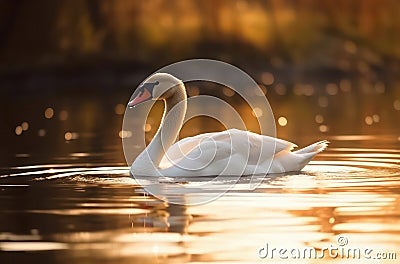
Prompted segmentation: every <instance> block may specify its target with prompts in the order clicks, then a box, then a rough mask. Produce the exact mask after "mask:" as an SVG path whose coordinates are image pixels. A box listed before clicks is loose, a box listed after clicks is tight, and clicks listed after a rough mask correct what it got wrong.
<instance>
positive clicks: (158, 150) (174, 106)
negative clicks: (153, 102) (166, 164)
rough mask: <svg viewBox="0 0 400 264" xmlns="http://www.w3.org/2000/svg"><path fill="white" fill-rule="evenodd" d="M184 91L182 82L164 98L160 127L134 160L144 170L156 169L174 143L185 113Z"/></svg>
mask: <svg viewBox="0 0 400 264" xmlns="http://www.w3.org/2000/svg"><path fill="white" fill-rule="evenodd" d="M186 99H187V97H186V91H185V87H184V85H183V84H180V85H178V86H176V90H175V93H174V94H173V95H172V96H170V97H168V98H167V99H164V100H163V101H164V113H163V116H162V119H161V124H160V127H159V128H158V130H157V133H156V134H155V136H154V138H153V139H152V140H151V142H150V144H149V145H148V146H147V148H146V149H145V150H144V151H143V152H142V153H140V154H139V156H138V157H137V158H136V160H135V162H134V163H136V162H140V163H141V164H142V166H143V165H144V166H145V167H146V168H143V169H146V172H147V173H148V172H151V171H154V169H155V170H157V169H158V167H159V165H160V162H161V159H162V158H163V157H164V155H165V153H166V151H167V150H168V149H169V147H170V146H171V145H172V144H173V143H175V141H176V139H177V138H178V135H179V131H180V130H181V128H182V125H183V120H184V118H185V114H186V107H187V102H186Z"/></svg>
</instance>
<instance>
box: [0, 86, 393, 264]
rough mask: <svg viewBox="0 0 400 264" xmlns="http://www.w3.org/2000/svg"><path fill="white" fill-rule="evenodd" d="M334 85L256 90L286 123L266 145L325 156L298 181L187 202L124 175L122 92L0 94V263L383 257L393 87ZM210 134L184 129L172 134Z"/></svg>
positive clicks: (282, 178) (195, 127) (388, 246)
mask: <svg viewBox="0 0 400 264" xmlns="http://www.w3.org/2000/svg"><path fill="white" fill-rule="evenodd" d="M303 88H304V87H303ZM299 89H300V90H299ZM307 89H309V87H308V88H307V87H306V88H304V93H310V92H309V90H307ZM335 89H336V88H332V87H330V88H328V87H327V89H326V90H323V91H322V92H320V93H317V92H315V93H312V94H308V95H304V94H302V90H301V88H298V90H297V92H296V90H295V93H293V94H290V92H289V91H285V94H283V90H282V89H280V88H279V87H278V88H277V89H276V91H274V90H272V91H271V94H269V91H268V92H267V95H269V97H268V98H269V100H270V103H271V105H272V108H273V110H274V113H275V117H276V119H277V120H278V118H279V117H284V118H285V120H286V121H287V124H285V123H284V122H283V123H282V125H284V124H285V125H284V126H282V125H279V124H278V125H277V134H278V136H279V137H281V138H284V139H288V140H291V141H293V142H295V143H297V144H298V145H299V146H304V145H306V144H310V143H312V142H314V141H317V140H321V139H327V140H329V141H330V142H331V143H330V146H329V148H328V149H327V150H326V151H325V152H323V153H321V154H320V155H318V156H317V158H316V159H315V160H314V161H312V162H311V164H310V165H308V166H306V167H305V168H304V170H303V171H302V172H300V173H296V174H288V175H273V176H266V177H265V178H264V180H263V182H262V184H261V185H260V186H259V187H258V188H257V189H256V190H254V191H250V190H249V188H248V187H249V186H248V178H243V179H241V180H239V182H238V183H237V184H236V185H235V186H234V188H233V189H232V190H231V191H229V192H228V193H226V194H225V195H223V196H222V197H220V198H219V199H217V200H215V201H212V202H210V203H206V204H203V205H199V206H184V205H176V204H174V203H168V202H166V201H163V200H159V199H157V198H155V197H152V196H151V195H148V194H147V193H146V192H145V191H144V190H143V188H142V187H141V186H140V185H138V184H137V182H136V181H135V180H134V179H132V178H130V177H129V167H128V166H127V165H126V163H125V160H124V156H123V153H122V147H121V138H120V136H121V132H120V130H121V122H122V115H121V114H123V111H124V110H125V109H124V106H123V104H125V103H126V101H127V100H128V98H129V93H121V92H120V93H119V94H117V95H116V96H115V97H109V96H104V95H102V94H100V95H93V96H91V94H85V95H84V96H79V93H78V95H77V94H75V95H68V96H66V95H65V94H62V93H61V94H55V95H50V96H46V97H45V99H43V98H41V97H40V96H37V95H36V96H35V95H32V94H29V95H24V96H21V97H20V98H18V99H16V101H15V103H10V102H8V101H7V100H6V99H2V102H3V106H2V107H3V111H2V115H3V118H4V120H6V122H5V124H6V125H5V126H3V127H2V130H1V131H2V133H1V135H2V138H3V140H4V144H3V146H4V148H3V149H2V150H3V151H2V152H1V159H2V162H1V168H0V212H1V214H0V263H11V262H12V263H26V262H44V263H75V262H76V263H96V262H100V261H101V262H102V263H186V262H190V263H214V262H219V263H255V262H258V263H279V262H282V263H298V262H299V259H301V261H302V263H365V261H366V260H365V259H367V258H370V259H369V261H371V262H372V263H397V262H398V261H399V259H400V131H399V128H400V127H399V123H398V121H399V120H400V118H399V117H400V111H399V109H400V101H399V99H400V95H399V93H398V89H397V90H396V89H393V90H388V91H386V92H385V93H381V92H380V90H378V91H377V92H370V93H369V92H368V91H367V92H365V91H354V90H353V91H348V90H346V89H338V90H337V89H336V90H335ZM307 91H308V92H307ZM335 91H336V92H335ZM16 98H17V97H16ZM228 99H229V98H228ZM121 104H122V105H121ZM244 111H245V110H244ZM155 112H156V113H155V117H154V120H153V121H151V122H152V123H149V124H150V125H151V126H152V127H151V129H149V132H148V138H149V139H151V136H152V133H154V131H155V128H156V123H157V120H158V119H157V118H159V113H158V114H157V109H156V110H155ZM24 122H26V123H24ZM205 124H207V125H205ZM214 129H221V127H220V125H219V124H218V123H215V124H213V123H210V121H205V120H203V121H202V120H198V121H193V122H192V123H188V124H187V125H186V126H185V128H184V131H183V132H182V136H187V135H191V134H197V133H201V132H205V131H208V130H214ZM187 184H188V185H189V186H190V184H196V182H190V183H187ZM165 197H166V200H167V201H185V199H186V200H187V199H190V198H191V197H190V194H186V195H179V194H176V193H174V192H171V191H166V192H165ZM310 248H312V249H314V250H315V252H316V255H312V256H311V257H307V256H308V255H307V254H308V253H307V252H308V251H307V250H310ZM324 248H326V249H327V250H324ZM329 248H331V252H329V251H328V249H329ZM335 248H336V251H335ZM285 250H286V251H285ZM304 250H306V253H307V254H306V256H303V255H302V254H303V252H304ZM349 250H350V255H349V259H347V258H346V254H345V253H346V252H348V251H349ZM343 252H344V253H343ZM353 252H356V253H357V252H359V255H357V254H356V255H355V259H353V257H352V256H353V255H351V254H352V253H353ZM311 253H312V254H314V253H313V252H311ZM322 254H324V255H323V256H322ZM357 256H359V257H360V258H358V257H357ZM285 257H286V259H285ZM374 258H375V260H374ZM378 258H379V259H378Z"/></svg>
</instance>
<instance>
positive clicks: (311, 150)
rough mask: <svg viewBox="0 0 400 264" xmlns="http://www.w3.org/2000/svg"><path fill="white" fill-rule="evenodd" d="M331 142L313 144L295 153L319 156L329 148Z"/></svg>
mask: <svg viewBox="0 0 400 264" xmlns="http://www.w3.org/2000/svg"><path fill="white" fill-rule="evenodd" d="M328 144H329V141H327V140H322V141H319V142H317V143H314V144H311V145H310V146H307V147H305V148H302V149H299V150H297V151H294V152H293V153H296V154H313V155H312V156H314V155H316V154H318V153H319V152H321V151H323V150H325V149H326V148H327V147H328Z"/></svg>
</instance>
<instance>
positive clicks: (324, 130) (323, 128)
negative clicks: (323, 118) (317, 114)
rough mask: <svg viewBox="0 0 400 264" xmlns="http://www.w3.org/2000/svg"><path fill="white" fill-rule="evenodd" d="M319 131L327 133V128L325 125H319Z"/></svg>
mask: <svg viewBox="0 0 400 264" xmlns="http://www.w3.org/2000/svg"><path fill="white" fill-rule="evenodd" d="M319 131H321V132H322V133H325V132H328V126H327V125H320V126H319Z"/></svg>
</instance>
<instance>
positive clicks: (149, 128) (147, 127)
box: [144, 123, 151, 132]
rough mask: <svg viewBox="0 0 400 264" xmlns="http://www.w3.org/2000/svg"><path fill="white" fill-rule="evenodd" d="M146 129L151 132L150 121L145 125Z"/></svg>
mask: <svg viewBox="0 0 400 264" xmlns="http://www.w3.org/2000/svg"><path fill="white" fill-rule="evenodd" d="M144 131H145V132H150V131H151V125H150V124H149V123H147V124H146V125H144Z"/></svg>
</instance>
